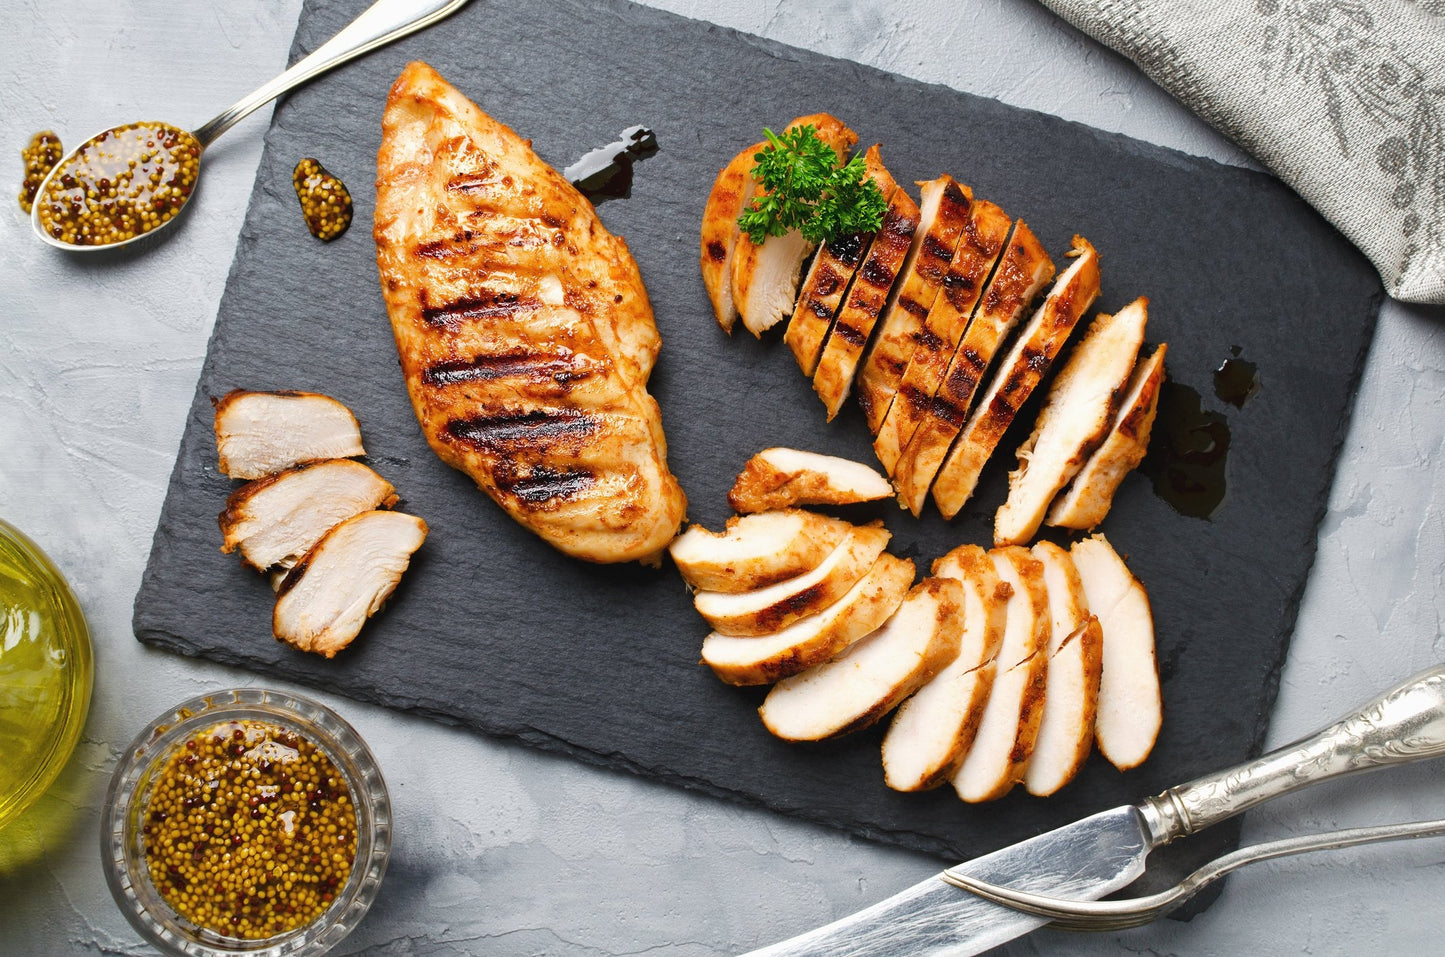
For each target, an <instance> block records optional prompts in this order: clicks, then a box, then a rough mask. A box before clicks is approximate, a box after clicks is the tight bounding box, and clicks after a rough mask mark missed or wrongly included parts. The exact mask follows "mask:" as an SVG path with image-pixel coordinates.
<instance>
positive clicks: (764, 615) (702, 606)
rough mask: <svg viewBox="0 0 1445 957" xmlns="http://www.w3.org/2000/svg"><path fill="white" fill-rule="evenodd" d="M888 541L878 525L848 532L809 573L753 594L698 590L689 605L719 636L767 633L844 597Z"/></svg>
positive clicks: (776, 630)
mask: <svg viewBox="0 0 1445 957" xmlns="http://www.w3.org/2000/svg"><path fill="white" fill-rule="evenodd" d="M890 537H891V534H890V533H889V531H888V530H887V529H886V528H884V527H883V526H882V524H881V523H879V524H875V525H866V526H863V527H861V528H855V529H852V530H850V531H849V532H848V534H847V535H846V536H845V537H844V539H843V541H842V542H840V543H839V544H838V547H837V548H835V549H833V551H832V552H831V553H830V554H829V555H828V557H827V558H825V559H823V562H822V563H821V564H820V565H819V566H818V567H817V568H815V569H813V570H812V571H810V572H807V573H805V574H803V575H799V576H798V577H797V578H790V579H788V580H787V581H781V582H778V583H777V584H776V585H769V586H768V587H766V588H760V589H758V590H756V591H750V592H742V593H733V594H729V593H726V592H715V591H700V592H698V593H697V594H696V595H695V596H693V606H694V607H695V608H697V611H698V614H700V615H702V616H703V618H705V619H707V623H708V624H709V625H711V626H712V627H713V630H714V631H716V632H717V633H718V634H722V635H747V636H757V635H771V634H773V633H775V632H778V631H781V630H782V629H784V628H786V627H788V626H789V625H791V624H792V623H793V622H795V621H800V620H802V619H804V618H807V617H809V616H810V615H815V614H817V613H818V612H820V611H822V610H823V609H825V608H827V607H828V606H830V605H832V604H833V603H834V602H836V601H838V599H840V598H842V597H843V596H844V595H845V594H847V593H848V590H849V589H850V588H852V587H853V586H854V585H855V584H856V583H857V582H858V580H859V579H860V578H862V577H863V576H864V575H865V574H867V573H868V570H869V569H870V568H872V567H873V563H874V562H876V561H877V560H878V556H879V555H882V554H883V549H885V548H887V547H888V539H889V538H890Z"/></svg>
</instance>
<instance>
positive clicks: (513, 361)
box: [421, 352, 592, 386]
mask: <svg viewBox="0 0 1445 957" xmlns="http://www.w3.org/2000/svg"><path fill="white" fill-rule="evenodd" d="M591 374H592V373H591V370H588V369H586V368H584V367H583V365H582V363H581V361H580V359H579V357H578V356H575V355H571V356H549V355H537V354H535V353H530V352H508V353H502V354H501V355H483V356H477V357H476V358H474V359H451V360H448V361H446V362H438V363H435V364H434V365H431V366H428V367H427V368H426V369H424V370H423V371H422V374H421V377H422V381H423V382H425V383H426V384H428V385H434V386H448V385H456V384H457V383H460V382H490V381H492V380H494V379H528V380H531V381H534V382H543V381H546V380H549V379H550V380H551V381H553V382H555V383H557V384H558V385H568V384H570V383H572V382H575V381H577V380H578V379H585V378H586V377H587V376H589V375H591Z"/></svg>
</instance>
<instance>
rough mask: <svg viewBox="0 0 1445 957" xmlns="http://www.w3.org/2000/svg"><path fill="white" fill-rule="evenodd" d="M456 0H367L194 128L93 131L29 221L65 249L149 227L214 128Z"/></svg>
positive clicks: (178, 193) (161, 222)
mask: <svg viewBox="0 0 1445 957" xmlns="http://www.w3.org/2000/svg"><path fill="white" fill-rule="evenodd" d="M466 3H467V0H377V2H376V3H374V4H372V5H371V6H370V7H368V8H367V9H366V10H365V11H364V12H363V13H362V14H361V15H360V16H359V17H357V18H356V19H355V20H353V21H352V22H351V23H350V24H348V25H347V26H346V27H345V28H344V29H343V30H342V31H341V32H340V33H338V34H336V36H334V37H332V38H331V39H330V40H328V41H327V42H326V43H324V44H322V45H321V46H320V47H318V48H317V49H316V51H315V52H313V53H312V54H311V55H310V56H308V57H306V58H304V59H302V60H301V61H300V62H298V63H297V64H296V65H295V66H293V67H291V68H290V69H289V70H287V71H286V72H285V73H282V74H281V75H280V76H278V77H276V78H275V79H273V80H271V81H270V82H269V83H266V84H265V85H264V86H262V87H260V88H259V89H257V90H256V91H255V92H253V93H251V94H250V95H249V96H247V97H245V98H243V99H242V100H240V101H239V102H238V103H236V104H235V105H234V106H232V107H231V108H230V109H228V110H226V111H225V112H224V113H221V114H220V115H219V116H217V117H215V118H214V119H212V120H211V121H210V122H208V123H206V124H205V125H203V126H201V127H199V128H198V129H196V130H194V131H186V130H183V129H181V128H179V127H176V126H172V125H170V124H168V123H159V122H143V123H128V124H125V125H122V126H116V127H112V128H110V129H107V130H103V131H101V132H100V133H97V134H96V135H95V136H92V137H90V138H89V139H87V140H85V141H84V142H83V143H81V144H80V146H78V147H77V148H76V149H74V150H72V151H71V152H70V153H68V154H66V155H65V156H64V158H62V159H61V160H60V161H59V162H57V163H55V165H54V166H53V167H52V168H51V170H50V172H49V174H48V175H46V177H45V179H44V180H43V181H41V182H40V184H39V186H38V187H36V189H35V194H34V196H35V199H34V204H33V206H32V208H31V210H30V225H31V227H32V228H33V229H34V230H35V234H36V235H37V236H39V237H40V238H41V239H42V240H44V241H45V242H47V243H49V244H50V245H51V246H54V247H56V248H57V249H65V250H69V251H72V252H87V251H92V250H97V249H114V248H116V247H118V246H124V245H126V244H127V243H132V242H135V241H136V240H137V239H140V238H141V237H142V236H146V235H149V234H151V233H154V232H156V231H158V230H159V229H161V228H163V227H165V226H167V225H169V224H170V223H173V222H175V221H176V219H177V218H178V217H179V216H180V213H181V210H183V209H185V207H186V205H187V204H188V203H189V202H190V200H191V197H192V196H194V195H195V189H196V186H197V185H198V184H199V182H200V174H201V159H202V156H203V155H204V153H205V150H206V148H207V147H209V146H210V145H211V143H213V142H214V141H215V140H216V138H217V137H219V136H220V135H221V134H222V133H224V132H226V131H227V130H229V129H230V128H231V127H232V126H235V125H236V124H237V123H238V122H240V121H241V120H242V119H244V118H245V117H247V116H249V115H251V113H253V112H254V111H255V110H257V109H259V108H260V107H262V106H265V105H266V104H267V103H270V102H271V101H272V100H274V99H275V98H276V97H278V96H281V95H282V94H283V93H287V92H289V91H291V90H293V89H295V88H296V87H298V86H301V85H302V84H305V83H307V82H309V81H311V80H312V79H314V78H316V77H317V76H319V75H321V74H322V73H325V72H326V71H327V70H330V69H331V68H332V67H336V66H340V65H341V64H342V63H346V62H347V61H349V60H352V59H355V58H356V57H358V56H360V55H362V54H363V53H368V52H370V51H372V50H375V49H377V48H378V47H381V46H385V45H386V44H388V43H390V42H392V41H393V40H397V39H399V38H401V37H404V36H406V35H407V34H409V33H414V32H416V31H417V30H420V29H422V28H424V27H428V26H431V25H432V24H433V23H436V22H437V21H439V20H441V19H443V18H444V17H447V16H449V15H451V14H452V13H455V12H456V11H457V10H459V9H461V8H462V7H463V6H464V5H465V4H466ZM26 159H27V170H28V168H29V159H30V158H29V156H28V155H27V157H26ZM28 185H29V184H28V183H27V192H28ZM338 235H339V233H338Z"/></svg>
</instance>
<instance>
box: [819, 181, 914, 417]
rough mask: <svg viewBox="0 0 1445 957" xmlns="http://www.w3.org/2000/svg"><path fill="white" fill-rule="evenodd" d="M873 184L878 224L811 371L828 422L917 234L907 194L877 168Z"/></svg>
mask: <svg viewBox="0 0 1445 957" xmlns="http://www.w3.org/2000/svg"><path fill="white" fill-rule="evenodd" d="M877 180H878V188H879V189H881V190H882V191H883V195H885V196H887V197H889V199H888V209H887V210H885V211H884V213H883V225H882V226H880V227H879V228H878V232H877V233H876V234H875V235H874V236H873V245H872V246H870V247H868V255H867V256H866V257H864V259H863V265H862V266H859V267H858V274H857V275H856V276H855V277H854V278H853V285H852V287H851V288H850V289H849V290H848V295H847V296H846V297H844V300H843V306H842V308H840V309H839V310H838V316H837V318H836V319H835V320H834V321H833V327H832V328H831V329H830V330H829V331H828V339H827V341H826V342H824V343H823V351H822V353H821V354H820V355H819V356H818V367H817V369H815V370H814V371H813V391H814V392H816V393H817V394H818V398H820V399H822V400H823V406H824V407H825V408H826V409H827V410H828V421H829V422H831V421H833V419H834V417H836V416H837V415H838V412H839V410H840V409H842V408H843V401H844V400H845V399H847V398H848V394H849V393H850V392H851V391H852V389H853V374H854V373H855V372H856V371H857V370H858V362H859V361H860V360H861V359H862V358H863V348H864V347H865V346H866V345H868V338H869V336H871V335H872V334H873V327H874V326H875V325H877V323H878V317H879V316H880V315H882V314H883V312H884V310H885V308H886V307H887V305H888V301H889V293H890V291H891V290H892V289H893V286H894V280H896V279H897V278H898V276H899V274H900V272H901V271H902V269H903V268H904V266H905V264H906V262H907V260H908V256H909V252H910V250H911V249H912V247H913V243H914V240H915V239H916V238H918V236H919V231H918V226H919V219H920V217H921V216H922V213H921V211H920V210H919V208H918V204H917V203H915V202H914V201H913V197H911V196H909V195H908V190H906V189H903V188H902V187H900V186H898V184H897V183H895V182H894V181H893V177H892V176H889V175H888V171H887V170H886V169H883V168H882V165H881V164H880V165H879V169H878V171H877Z"/></svg>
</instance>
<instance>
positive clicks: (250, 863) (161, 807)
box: [142, 720, 356, 940]
mask: <svg viewBox="0 0 1445 957" xmlns="http://www.w3.org/2000/svg"><path fill="white" fill-rule="evenodd" d="M309 795H314V797H308V796H309ZM145 817H146V819H147V820H148V821H149V822H150V823H149V824H147V826H146V828H145V829H144V830H143V832H142V834H143V846H144V848H145V855H146V867H147V870H148V872H149V874H150V878H151V882H152V883H153V884H154V885H155V888H156V890H157V891H158V892H159V893H160V895H161V896H162V897H163V898H165V900H166V902H167V903H168V904H170V906H171V907H173V908H174V909H175V911H176V913H177V914H179V915H181V916H182V917H184V918H186V919H187V920H189V921H191V922H192V923H194V924H196V925H197V926H199V927H204V928H206V929H208V930H212V931H215V932H216V933H220V934H225V935H227V936H230V937H239V938H243V939H246V940H261V939H264V938H268V937H274V936H276V935H277V934H283V933H286V932H288V931H292V930H295V929H297V928H298V927H302V926H304V925H306V924H309V923H310V922H311V921H312V920H314V919H315V918H316V917H318V916H319V915H320V914H321V913H322V911H324V910H325V909H326V908H327V906H329V904H330V902H331V900H332V899H333V898H334V896H335V895H334V893H333V892H334V891H335V890H336V889H337V888H339V887H341V886H343V885H345V883H346V880H347V878H348V877H349V876H350V874H351V867H352V863H353V862H354V861H355V858H356V809H355V806H354V805H353V803H352V800H351V793H350V790H349V789H348V788H347V786H346V783H345V781H344V779H343V778H342V777H341V774H340V772H339V771H338V770H337V768H336V765H335V764H333V763H332V762H331V759H330V758H328V757H327V756H326V755H325V753H323V752H322V751H321V750H320V749H319V748H317V747H316V746H315V745H314V744H312V743H311V742H310V741H308V740H306V739H304V738H302V737H299V736H297V735H295V734H294V733H292V732H289V731H286V730H285V729H282V728H280V727H277V726H276V725H272V724H268V723H266V722H262V721H251V720H245V721H229V722H226V723H224V724H220V725H216V726H215V727H213V728H210V729H208V730H207V731H205V732H202V733H200V734H198V735H196V736H195V737H193V738H192V739H190V740H188V741H187V742H186V743H185V744H184V745H183V746H178V747H177V748H176V750H175V753H174V754H172V755H171V756H170V758H169V759H168V761H167V762H166V765H165V767H164V768H163V769H162V770H161V772H160V773H159V774H157V775H156V778H155V783H154V784H153V785H152V788H151V791H150V795H149V799H148V803H147V805H146V815H145Z"/></svg>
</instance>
